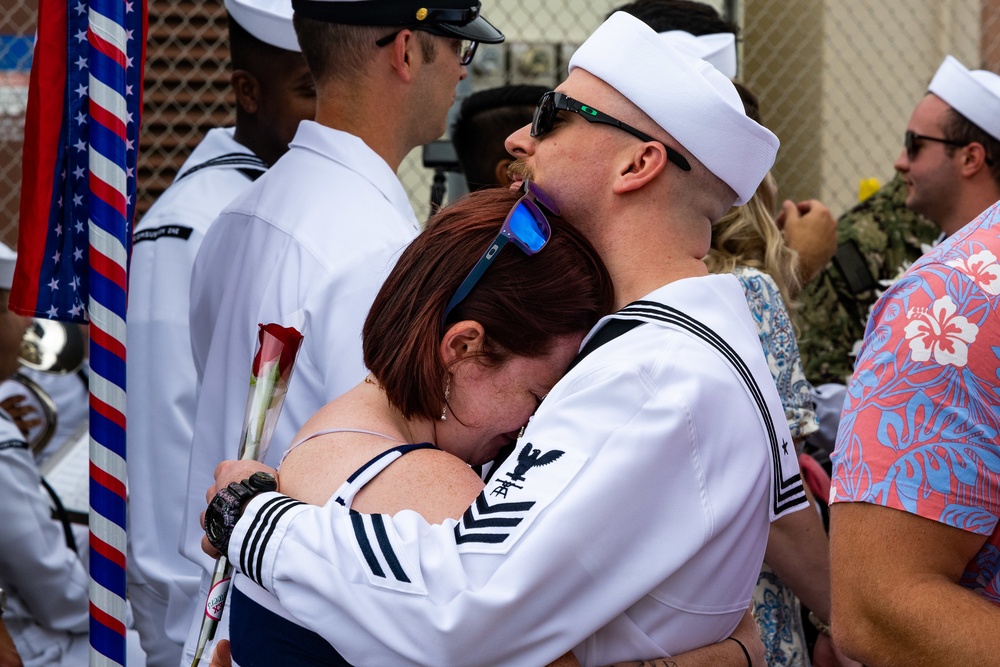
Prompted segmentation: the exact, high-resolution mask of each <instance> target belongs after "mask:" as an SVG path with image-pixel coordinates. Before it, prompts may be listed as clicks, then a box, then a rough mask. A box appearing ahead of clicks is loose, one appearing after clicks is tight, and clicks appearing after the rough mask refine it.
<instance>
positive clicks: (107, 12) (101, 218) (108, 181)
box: [87, 0, 145, 667]
mask: <svg viewBox="0 0 1000 667" xmlns="http://www.w3.org/2000/svg"><path fill="white" fill-rule="evenodd" d="M135 13H137V12H136V11H135V5H134V4H133V3H130V2H122V1H121V0H90V4H89V7H88V21H89V31H88V41H89V43H90V50H89V53H90V56H89V60H90V78H89V84H88V85H89V92H90V152H89V167H90V176H89V183H90V218H89V241H90V294H89V302H88V308H87V310H88V314H89V316H90V332H91V333H90V363H91V381H90V474H91V476H90V515H91V524H90V530H91V533H90V545H91V549H90V559H91V579H90V600H91V621H90V644H91V659H90V664H91V666H92V667H94V666H95V665H102V666H103V665H124V664H125V548H126V545H125V540H126V535H125V479H126V472H125V309H126V305H127V294H128V264H129V252H130V249H131V232H132V230H131V221H132V216H133V213H134V203H133V201H134V194H135V189H134V188H135V185H134V179H133V178H130V177H133V176H134V173H135V172H134V169H135V154H136V150H135V149H136V143H137V140H138V136H137V134H138V131H137V129H138V126H139V123H138V114H139V109H138V108H137V109H136V110H135V112H133V111H131V110H130V109H129V104H128V101H127V97H128V96H129V94H130V93H131V95H132V97H134V98H140V97H141V95H137V94H136V91H135V88H140V89H141V78H140V79H139V81H138V82H137V83H138V85H136V84H135V83H130V76H129V73H130V72H129V70H133V71H136V70H138V71H141V69H142V67H141V63H142V62H143V58H142V54H141V49H140V56H139V58H138V60H139V63H138V65H139V66H136V65H137V64H136V63H135V60H136V58H135V56H134V55H130V52H129V49H130V44H134V43H135V42H138V43H139V44H145V39H144V38H142V37H143V33H144V30H143V31H140V39H139V40H135V29H134V28H129V21H128V18H129V14H135ZM143 13H144V12H143V11H142V8H141V7H140V11H139V12H138V14H139V15H140V16H141V15H142V14H143ZM141 23H142V21H141V19H140V25H141ZM130 89H131V90H130ZM130 130H132V132H130ZM130 135H131V136H130Z"/></svg>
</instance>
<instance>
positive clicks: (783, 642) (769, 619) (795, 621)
mask: <svg viewBox="0 0 1000 667" xmlns="http://www.w3.org/2000/svg"><path fill="white" fill-rule="evenodd" d="M733 274H734V275H735V276H736V277H737V278H739V280H740V284H742V285H743V291H744V293H745V294H746V298H747V305H748V306H749V307H750V314H751V315H752V316H753V320H754V324H756V325H757V335H758V336H759V337H760V345H761V347H762V348H763V349H764V356H765V357H766V358H767V365H768V367H769V368H770V369H771V375H772V377H774V383H775V385H777V387H778V396H779V397H781V404H782V405H783V406H784V408H785V419H787V420H788V428H789V430H790V431H791V433H792V437H793V438H795V439H796V441H799V440H801V439H802V438H804V437H806V436H807V435H809V434H810V433H812V432H814V431H816V430H818V429H819V421H818V420H817V419H816V413H815V410H814V405H813V400H812V397H811V395H810V390H811V389H812V386H811V385H810V384H809V382H808V381H807V380H806V376H805V373H804V371H803V369H802V360H801V358H800V357H799V347H798V344H797V343H796V342H795V331H794V329H793V328H792V322H791V320H790V319H789V317H788V311H787V310H786V308H785V302H784V301H783V300H782V298H781V292H780V291H779V290H778V286H777V284H775V282H774V279H773V278H771V276H769V275H767V274H766V273H763V272H762V271H760V270H758V269H753V268H750V267H746V266H740V267H737V268H736V269H735V270H734V271H733ZM753 602H754V615H755V616H756V617H757V625H758V626H759V627H760V636H761V639H762V640H763V641H764V646H765V648H766V649H767V664H768V666H769V667H785V666H795V667H809V664H810V661H809V654H808V650H807V647H806V641H805V634H804V630H803V627H802V614H801V613H800V610H799V599H798V598H797V597H795V594H794V593H793V592H792V591H791V589H789V588H788V587H787V586H786V585H785V584H784V583H783V582H782V581H781V579H779V578H778V575H777V574H775V572H774V570H772V569H771V568H770V567H769V566H768V565H767V564H766V563H765V564H764V565H763V566H762V567H761V571H760V578H759V579H758V580H757V587H756V588H755V589H754V594H753Z"/></svg>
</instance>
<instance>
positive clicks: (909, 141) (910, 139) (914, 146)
mask: <svg viewBox="0 0 1000 667" xmlns="http://www.w3.org/2000/svg"><path fill="white" fill-rule="evenodd" d="M921 141H936V142H938V143H939V144H947V145H948V146H957V147H959V148H961V147H963V146H968V145H969V144H972V143H977V142H974V141H954V140H952V139H943V138H941V137H928V136H927V135H926V134H917V133H916V132H911V131H910V130H907V131H906V132H905V133H904V134H903V147H904V148H906V159H907V160H909V161H910V162H913V161H914V160H915V159H917V155H919V154H920V148H921V145H920V142H921ZM983 148H984V150H985V148H986V147H985V146H984V147H983ZM983 161H984V162H986V164H987V165H989V166H990V167H992V166H993V160H992V158H990V157H989V156H988V155H987V156H986V157H985V158H984V160H983Z"/></svg>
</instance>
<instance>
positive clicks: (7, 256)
mask: <svg viewBox="0 0 1000 667" xmlns="http://www.w3.org/2000/svg"><path fill="white" fill-rule="evenodd" d="M16 262H17V253H16V252H14V251H13V250H11V249H10V247H8V246H7V244H5V243H0V289H6V290H9V289H10V286H11V285H13V284H14V264H15V263H16Z"/></svg>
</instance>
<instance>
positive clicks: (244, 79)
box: [229, 69, 260, 113]
mask: <svg viewBox="0 0 1000 667" xmlns="http://www.w3.org/2000/svg"><path fill="white" fill-rule="evenodd" d="M229 83H230V85H232V87H233V90H234V91H235V92H236V104H238V105H239V107H240V108H241V109H243V111H245V112H247V113H257V107H258V106H259V105H260V82H259V81H257V77H255V76H254V75H253V74H251V73H250V72H248V71H246V70H243V69H238V70H234V71H233V74H232V76H230V77H229Z"/></svg>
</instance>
